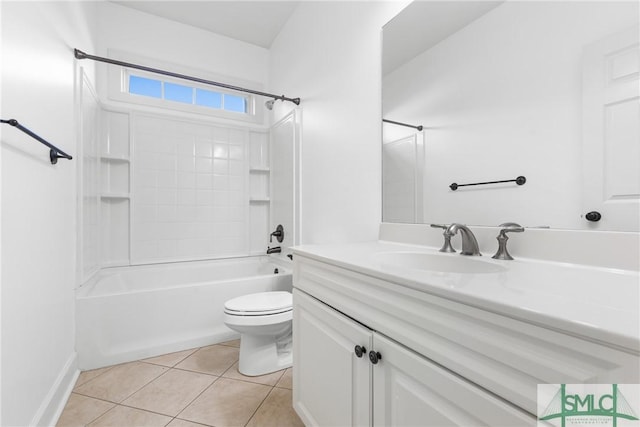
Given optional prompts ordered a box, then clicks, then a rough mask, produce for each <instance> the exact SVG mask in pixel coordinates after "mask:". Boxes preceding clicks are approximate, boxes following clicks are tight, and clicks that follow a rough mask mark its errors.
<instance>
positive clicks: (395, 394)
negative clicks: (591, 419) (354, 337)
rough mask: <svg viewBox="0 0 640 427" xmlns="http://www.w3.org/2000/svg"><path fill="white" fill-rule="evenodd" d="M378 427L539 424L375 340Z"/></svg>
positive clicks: (412, 355)
mask: <svg viewBox="0 0 640 427" xmlns="http://www.w3.org/2000/svg"><path fill="white" fill-rule="evenodd" d="M373 336H374V337H373V344H374V351H377V352H379V353H380V356H381V358H380V360H379V361H378V363H377V364H376V365H374V368H373V425H374V426H438V427H443V426H465V427H471V426H496V427H497V426H509V427H516V426H533V425H535V418H533V417H532V416H531V415H529V414H527V413H525V412H522V411H520V410H518V409H516V408H514V407H513V406H511V405H509V404H507V403H505V402H504V401H502V400H500V399H499V398H497V397H495V396H493V395H492V394H489V393H488V392H487V391H485V390H483V389H481V388H479V387H478V386H476V385H474V384H472V383H470V382H468V381H466V380H464V379H462V378H460V377H458V376H457V375H455V374H453V373H451V372H449V371H447V370H445V369H443V368H442V367H440V366H439V365H436V364H435V363H433V362H431V361H430V360H428V359H426V358H424V357H422V356H420V355H418V354H416V353H414V352H412V351H410V350H408V349H407V348H405V347H403V346H401V345H400V344H397V343H395V342H393V341H391V340H389V339H388V338H386V337H384V336H382V335H380V334H378V333H374V334H373Z"/></svg>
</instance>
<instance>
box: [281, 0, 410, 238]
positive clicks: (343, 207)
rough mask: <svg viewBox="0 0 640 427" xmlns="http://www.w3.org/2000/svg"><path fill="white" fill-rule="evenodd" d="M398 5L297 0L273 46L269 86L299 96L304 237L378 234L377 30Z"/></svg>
mask: <svg viewBox="0 0 640 427" xmlns="http://www.w3.org/2000/svg"><path fill="white" fill-rule="evenodd" d="M403 6H404V3H401V2H393V3H392V2H302V3H301V4H300V5H299V6H298V8H297V9H296V11H295V12H294V13H293V15H292V16H291V18H290V19H289V21H288V22H287V24H286V26H285V27H284V29H283V30H282V32H281V33H280V34H279V35H278V37H277V38H276V40H275V41H274V43H273V45H272V47H271V62H270V68H269V69H270V72H269V75H270V80H269V89H270V90H271V91H274V92H277V93H280V92H283V93H286V95H287V96H290V97H300V98H301V99H302V103H301V107H302V110H303V118H302V140H301V145H302V149H301V151H302V153H301V174H302V177H301V181H302V182H301V187H302V188H301V191H302V200H301V243H323V242H344V241H361V240H372V239H375V238H376V237H377V231H378V225H379V223H380V216H381V179H380V176H381V175H380V158H381V154H380V153H381V137H380V129H381V127H380V118H381V114H380V58H381V56H380V52H381V42H380V35H381V29H382V26H383V25H384V24H385V23H386V22H387V21H388V20H390V19H391V18H392V17H393V16H394V15H395V14H396V13H397V11H399V10H400V9H401V8H402V7H403ZM290 109H291V105H287V104H286V103H281V102H278V103H276V105H275V108H274V113H275V114H274V120H278V119H279V118H281V117H283V116H284V114H285V113H286V112H288V111H290Z"/></svg>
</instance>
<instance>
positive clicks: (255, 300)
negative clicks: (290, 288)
mask: <svg viewBox="0 0 640 427" xmlns="http://www.w3.org/2000/svg"><path fill="white" fill-rule="evenodd" d="M292 309H293V300H292V295H291V294H290V293H289V292H260V293H256V294H249V295H243V296H241V297H237V298H233V299H230V300H229V301H227V302H225V304H224V312H225V313H226V314H229V315H232V316H270V315H275V314H281V313H286V312H288V311H291V310H292Z"/></svg>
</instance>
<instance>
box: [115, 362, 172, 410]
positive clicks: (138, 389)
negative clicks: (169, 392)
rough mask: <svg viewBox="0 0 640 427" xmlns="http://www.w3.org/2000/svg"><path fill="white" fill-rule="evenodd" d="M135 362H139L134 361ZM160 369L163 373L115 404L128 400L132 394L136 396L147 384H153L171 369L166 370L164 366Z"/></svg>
mask: <svg viewBox="0 0 640 427" xmlns="http://www.w3.org/2000/svg"><path fill="white" fill-rule="evenodd" d="M136 362H139V361H136ZM140 363H142V362H140ZM152 366H156V365H152ZM160 367H161V368H164V369H165V371H164V372H162V373H160V374H159V375H156V376H155V377H153V378H152V379H151V380H149V381H147V382H146V383H145V384H144V385H143V386H142V387H140V388H138V389H136V391H134V392H133V393H131V394H129V395H127V396H126V397H125V398H124V399H122V400H121V401H120V402H117V403H118V404H121V403H122V402H124V401H125V400H127V399H128V398H130V397H131V396H133V395H134V394H136V393H137V392H139V391H140V390H142V389H143V388H145V387H146V386H148V385H149V384H151V383H152V382H154V381H155V380H157V379H158V378H160V377H161V376H163V375H164V374H166V373H167V372H169V371H170V370H171V368H167V367H166V366H160Z"/></svg>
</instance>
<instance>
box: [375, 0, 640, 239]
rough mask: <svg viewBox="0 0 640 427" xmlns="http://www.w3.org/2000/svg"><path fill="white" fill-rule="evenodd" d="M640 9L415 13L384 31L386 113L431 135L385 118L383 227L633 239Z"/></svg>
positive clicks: (440, 5)
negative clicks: (461, 227)
mask: <svg viewBox="0 0 640 427" xmlns="http://www.w3.org/2000/svg"><path fill="white" fill-rule="evenodd" d="M639 12H640V10H639V4H638V2H636V1H624V2H616V1H585V2H579V1H555V2H538V1H507V2H497V1H490V2H489V1H454V2H452V1H417V2H414V3H411V4H410V5H409V6H407V8H405V9H404V10H403V11H402V12H401V13H400V14H399V15H398V16H397V17H396V18H394V19H393V20H392V21H391V22H389V23H388V24H387V25H385V27H384V30H383V64H382V72H383V79H382V89H383V105H382V111H383V119H386V120H391V121H397V122H401V123H409V124H412V125H423V126H424V130H423V131H422V132H420V131H417V130H416V129H414V128H410V127H405V126H399V125H396V124H392V123H384V124H383V149H382V152H383V154H382V157H383V171H382V176H383V221H385V222H409V223H452V222H460V223H465V224H470V225H490V226H496V225H498V224H500V223H503V222H517V223H520V224H522V225H524V226H527V227H533V226H551V227H554V228H564V229H592V230H621V231H638V230H639V228H640V227H639V226H640V224H639V223H640V210H639V206H640V101H639V99H640V98H639V92H640V85H639V82H640V79H639V78H640V55H639V40H638V38H639V27H638V16H639ZM518 176H525V177H526V185H516V184H515V183H514V182H510V183H500V184H492V185H477V186H467V187H459V188H458V189H457V190H456V191H453V190H451V188H450V187H449V186H450V185H451V184H452V183H454V182H455V183H458V184H462V183H477V182H488V181H499V180H513V179H515V178H516V177H518ZM592 212H597V213H599V214H600V215H599V220H597V221H596V220H594V219H595V218H598V216H597V215H593V214H591V215H587V213H592Z"/></svg>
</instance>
